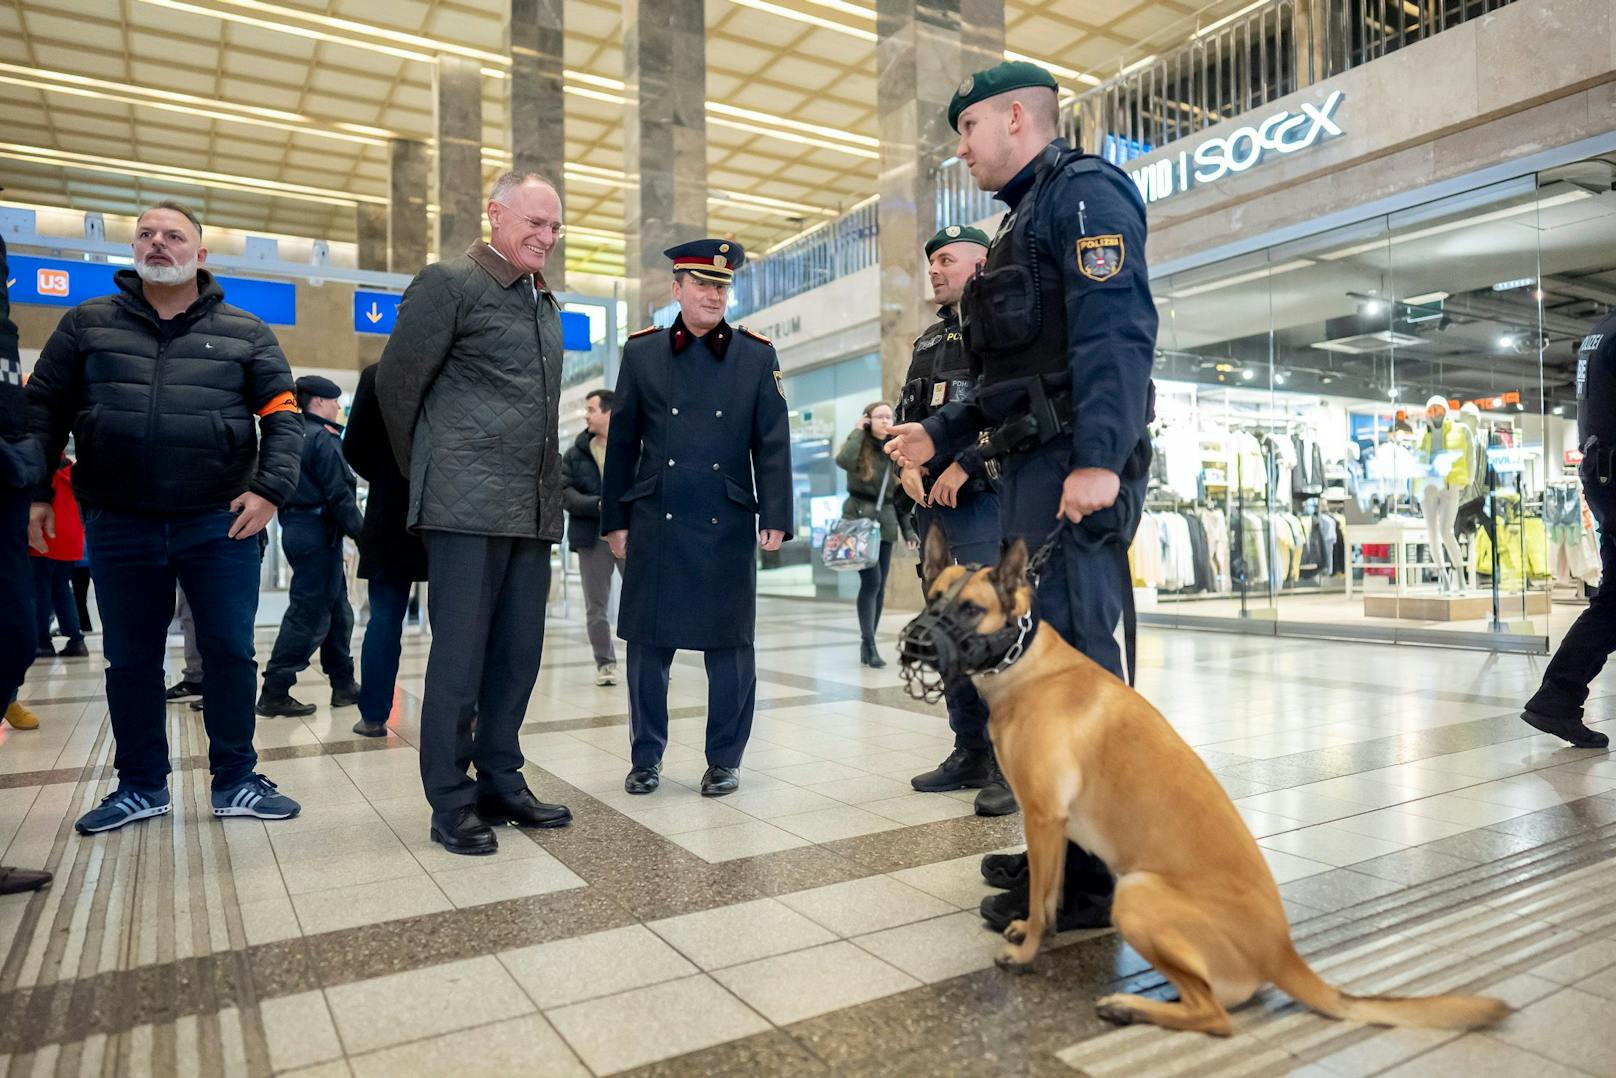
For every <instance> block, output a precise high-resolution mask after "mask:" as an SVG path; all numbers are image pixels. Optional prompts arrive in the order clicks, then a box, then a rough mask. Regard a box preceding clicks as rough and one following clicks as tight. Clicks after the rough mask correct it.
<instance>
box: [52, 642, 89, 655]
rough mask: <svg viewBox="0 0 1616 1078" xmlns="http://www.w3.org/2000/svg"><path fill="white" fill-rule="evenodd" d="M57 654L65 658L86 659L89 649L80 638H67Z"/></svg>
mask: <svg viewBox="0 0 1616 1078" xmlns="http://www.w3.org/2000/svg"><path fill="white" fill-rule="evenodd" d="M57 654H59V655H61V656H62V657H63V658H67V659H88V658H89V657H90V649H89V648H87V647H85V645H84V641H82V640H69V641H68V642H67V643H65V644H63V645H62V650H61V651H59V652H58V653H57Z"/></svg>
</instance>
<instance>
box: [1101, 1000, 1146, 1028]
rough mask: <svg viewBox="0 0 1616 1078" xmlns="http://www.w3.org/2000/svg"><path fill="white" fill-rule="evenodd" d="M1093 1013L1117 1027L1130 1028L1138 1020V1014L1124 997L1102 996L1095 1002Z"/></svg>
mask: <svg viewBox="0 0 1616 1078" xmlns="http://www.w3.org/2000/svg"><path fill="white" fill-rule="evenodd" d="M1094 1013H1095V1014H1097V1015H1099V1016H1100V1017H1101V1018H1104V1019H1105V1020H1106V1021H1107V1022H1115V1023H1116V1024H1117V1025H1119V1026H1131V1025H1133V1024H1134V1023H1135V1022H1137V1021H1138V1020H1139V1012H1138V1011H1136V1010H1134V1009H1133V1007H1132V1005H1131V1004H1129V1003H1128V1000H1127V997H1126V996H1104V997H1102V998H1100V999H1097V1000H1095V1001H1094Z"/></svg>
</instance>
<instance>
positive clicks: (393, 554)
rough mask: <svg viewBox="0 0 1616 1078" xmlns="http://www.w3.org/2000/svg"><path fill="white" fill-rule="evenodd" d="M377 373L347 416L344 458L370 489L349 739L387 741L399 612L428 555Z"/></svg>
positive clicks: (363, 379) (370, 372) (363, 376)
mask: <svg viewBox="0 0 1616 1078" xmlns="http://www.w3.org/2000/svg"><path fill="white" fill-rule="evenodd" d="M376 367H377V364H375V363H372V364H371V365H370V366H368V367H366V368H365V369H364V370H363V371H360V372H359V388H358V389H357V390H355V391H354V398H353V406H352V407H350V408H349V409H348V430H347V432H346V433H345V434H344V435H343V438H342V455H343V457H344V458H345V459H346V460H347V461H348V464H349V465H350V466H351V467H352V468H353V470H354V471H356V472H358V473H359V476H360V478H361V479H363V480H364V481H365V482H366V483H368V484H369V485H370V490H369V492H368V493H367V494H366V496H365V527H364V530H363V531H362V532H361V533H360V535H359V576H360V578H361V579H363V580H365V581H366V582H367V583H368V586H369V588H370V621H368V622H366V624H365V643H364V647H363V649H362V650H361V651H360V653H359V672H360V674H361V675H362V680H361V685H362V688H360V690H359V721H358V722H356V723H354V727H353V731H354V733H356V734H362V735H363V736H365V737H386V736H387V717H388V716H389V715H390V714H392V711H393V690H394V688H395V686H396V684H397V682H398V661H399V656H400V654H401V653H402V652H403V642H404V612H405V610H406V609H407V608H408V607H409V605H410V588H411V586H413V585H414V584H415V583H416V582H417V581H420V580H425V579H426V547H424V546H422V545H421V538H420V536H418V535H415V534H414V533H412V532H411V531H410V529H409V527H408V525H407V524H406V521H407V520H408V517H409V507H410V483H409V480H407V479H405V478H404V473H403V472H402V471H400V470H399V467H398V461H397V460H396V459H394V457H393V447H392V446H391V445H389V444H388V442H387V427H386V425H385V423H384V422H383V420H382V410H381V402H380V401H378V400H377V399H376Z"/></svg>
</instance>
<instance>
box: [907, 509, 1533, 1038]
mask: <svg viewBox="0 0 1616 1078" xmlns="http://www.w3.org/2000/svg"><path fill="white" fill-rule="evenodd" d="M1027 560H1028V556H1027V547H1026V544H1025V543H1023V542H1021V541H1020V540H1017V541H1016V542H1015V544H1014V545H1013V546H1011V547H1010V549H1009V550H1008V551H1007V552H1006V553H1005V555H1004V556H1003V558H1002V559H1001V560H1000V562H999V565H998V567H997V568H996V569H982V568H978V567H974V566H971V567H965V566H958V565H954V564H953V563H952V562H951V561H950V560H949V557H948V550H947V543H946V540H944V538H943V536H942V533H941V531H940V529H938V528H936V527H933V528H932V530H931V534H930V535H929V536H928V537H927V539H926V551H925V559H924V568H923V572H924V577H925V580H926V594H927V599H928V605H927V607H926V609H925V610H924V611H923V612H922V613H921V614H920V615H919V616H918V617H916V618H915V619H914V620H913V621H912V622H910V624H909V625H908V626H906V627H905V629H904V631H903V636H902V637H901V638H900V642H899V650H900V655H901V656H902V661H903V662H904V663H905V664H906V667H907V668H908V669H906V670H905V674H906V680H908V681H910V683H911V691H913V685H914V680H915V678H914V676H913V668H915V667H917V666H918V665H919V664H925V665H926V666H929V667H931V668H933V669H934V670H936V671H937V674H940V675H941V676H942V677H943V678H945V679H947V678H955V677H959V676H962V675H970V676H971V680H972V681H973V682H974V683H975V685H976V687H977V689H978V691H980V692H981V694H982V698H983V699H984V700H986V701H987V704H988V707H989V710H990V712H991V714H992V718H991V720H990V722H989V733H990V735H991V737H992V739H993V747H994V749H995V750H996V751H997V753H998V758H999V764H1000V766H1001V767H1003V769H1004V774H1005V777H1006V778H1008V779H1009V780H1010V788H1011V789H1012V790H1014V791H1015V795H1016V800H1017V801H1019V802H1020V803H1021V812H1022V818H1023V822H1024V827H1025V829H1026V836H1027V856H1028V861H1029V862H1030V864H1029V869H1030V876H1031V906H1030V910H1029V914H1028V917H1027V919H1026V920H1025V921H1015V922H1012V923H1011V925H1010V926H1009V928H1007V929H1006V930H1005V937H1006V938H1007V939H1008V940H1009V941H1010V944H1009V945H1008V946H1007V947H1006V948H1005V949H1004V951H1003V952H1002V953H1001V954H1000V955H999V956H998V959H997V962H998V964H999V966H1000V967H1001V968H1003V969H1007V970H1016V971H1025V970H1026V969H1028V968H1029V967H1030V966H1031V964H1032V961H1033V959H1034V957H1035V956H1036V955H1037V954H1038V948H1039V945H1040V944H1041V943H1042V941H1043V937H1044V935H1045V934H1046V933H1047V932H1050V931H1052V928H1053V925H1054V923H1055V909H1056V902H1057V900H1058V897H1059V889H1060V881H1061V875H1062V873H1061V869H1062V862H1063V859H1064V858H1065V855H1066V840H1067V839H1071V840H1072V841H1073V842H1076V843H1077V844H1078V845H1079V846H1082V847H1083V848H1085V849H1088V850H1092V851H1093V852H1094V853H1095V854H1096V855H1097V856H1099V857H1100V858H1101V859H1102V860H1103V861H1104V862H1105V863H1106V865H1107V867H1109V868H1110V870H1111V872H1112V873H1113V874H1114V875H1115V876H1116V877H1117V885H1116V897H1115V900H1114V904H1113V907H1112V921H1113V923H1114V924H1115V925H1116V928H1117V931H1118V932H1120V933H1121V934H1122V938H1123V939H1125V940H1126V941H1127V942H1128V943H1129V944H1131V945H1132V946H1133V948H1134V949H1135V950H1137V951H1138V952H1139V953H1140V954H1141V955H1143V956H1144V957H1145V959H1146V960H1147V961H1149V962H1150V963H1151V965H1153V966H1155V967H1156V969H1157V970H1159V971H1160V972H1161V973H1162V974H1163V975H1164V976H1165V977H1166V978H1167V979H1168V980H1169V981H1171V982H1172V984H1173V987H1175V988H1176V989H1178V996H1179V1001H1178V1002H1176V1003H1165V1002H1162V1001H1160V1000H1155V999H1147V998H1145V997H1143V996H1136V995H1112V996H1106V997H1105V998H1103V999H1101V1000H1099V1001H1098V1003H1097V1005H1096V1006H1097V1009H1098V1012H1099V1014H1100V1016H1101V1017H1103V1018H1107V1019H1109V1020H1111V1021H1114V1022H1118V1023H1122V1024H1128V1023H1132V1022H1151V1023H1154V1024H1156V1025H1158V1026H1164V1027H1166V1028H1168V1029H1184V1030H1198V1031H1200V1032H1203V1033H1211V1034H1215V1035H1218V1036H1227V1035H1228V1034H1229V1033H1230V1032H1231V1030H1232V1025H1231V1023H1230V1020H1229V1014H1228V1011H1227V1010H1226V1009H1225V1008H1228V1007H1233V1006H1238V1005H1239V1004H1242V1003H1244V1002H1246V1001H1247V1000H1249V999H1250V998H1251V997H1252V996H1253V995H1255V994H1256V993H1257V991H1258V990H1259V989H1260V988H1262V987H1263V986H1264V985H1265V984H1269V983H1272V984H1274V985H1276V986H1278V987H1279V988H1280V989H1282V990H1283V991H1285V992H1286V993H1288V994H1289V995H1291V996H1292V997H1293V998H1295V999H1296V1000H1298V1001H1299V1002H1301V1003H1302V1004H1304V1005H1306V1006H1307V1007H1310V1008H1312V1009H1313V1010H1315V1011H1317V1012H1319V1013H1320V1014H1323V1015H1325V1016H1327V1017H1330V1018H1340V1019H1347V1020H1350V1021H1356V1022H1369V1023H1375V1024H1380V1025H1389V1026H1424V1027H1431V1028H1440V1029H1470V1028H1476V1027H1482V1026H1490V1025H1493V1024H1495V1023H1497V1022H1499V1021H1501V1020H1502V1019H1503V1018H1504V1017H1505V1016H1506V1015H1508V1014H1509V1011H1510V1009H1509V1007H1508V1006H1507V1005H1506V1004H1504V1003H1503V1002H1501V1001H1499V1000H1495V999H1489V998H1485V997H1480V996H1426V997H1419V998H1395V997H1389V996H1374V997H1361V996H1350V995H1347V994H1346V993H1344V992H1342V991H1340V990H1339V989H1336V988H1334V987H1332V986H1331V985H1329V984H1326V983H1325V982H1324V981H1323V980H1321V979H1320V978H1319V976H1318V975H1317V974H1315V973H1314V972H1313V970H1312V969H1310V968H1309V967H1308V965H1307V963H1306V962H1304V961H1303V960H1302V958H1301V956H1300V955H1298V954H1297V953H1296V949H1295V948H1294V946H1293V945H1292V943H1291V934H1290V924H1289V922H1288V921H1287V920H1286V917H1285V908H1284V906H1283V905H1282V904H1281V902H1280V897H1279V888H1278V887H1277V886H1276V885H1275V883H1274V877H1273V875H1272V873H1270V872H1269V870H1268V865H1267V863H1266V862H1265V861H1264V860H1263V857H1262V853H1261V852H1260V851H1259V850H1258V848H1257V843H1256V842H1255V841H1253V839H1252V837H1251V833H1250V831H1248V830H1247V828H1246V826H1245V822H1244V821H1243V820H1242V819H1241V818H1240V815H1239V813H1238V812H1237V811H1236V810H1235V807H1234V805H1233V803H1231V802H1230V800H1229V797H1228V795H1227V794H1225V793H1224V792H1223V788H1222V787H1221V786H1219V785H1218V782H1217V780H1216V779H1215V778H1213V776H1212V772H1211V771H1209V770H1208V769H1207V767H1206V765H1205V764H1204V763H1202V762H1201V758H1200V757H1199V756H1197V755H1196V754H1195V751H1194V750H1193V749H1191V748H1190V747H1189V745H1188V744H1186V743H1185V742H1184V740H1183V739H1182V738H1181V737H1179V735H1178V734H1177V732H1175V731H1174V730H1173V728H1172V727H1171V726H1170V725H1168V723H1167V720H1166V719H1164V718H1163V717H1162V715H1161V713H1160V712H1158V711H1157V710H1156V709H1155V708H1153V707H1151V706H1150V704H1149V703H1147V702H1146V701H1145V699H1144V698H1143V697H1142V696H1140V695H1139V694H1138V693H1136V692H1134V691H1133V690H1132V689H1130V688H1129V687H1128V686H1127V685H1125V684H1124V683H1123V682H1122V681H1120V680H1118V679H1117V678H1116V677H1114V676H1113V675H1111V674H1110V673H1108V672H1107V671H1106V670H1104V669H1102V668H1101V667H1099V666H1098V665H1096V664H1095V663H1094V662H1092V661H1091V660H1089V659H1088V658H1087V657H1085V656H1084V655H1082V654H1081V653H1079V652H1078V651H1077V650H1076V649H1075V648H1073V647H1072V646H1071V645H1069V644H1068V643H1066V641H1064V640H1062V639H1061V637H1060V635H1059V634H1058V633H1056V632H1054V631H1053V630H1051V629H1048V628H1047V627H1046V628H1043V629H1040V628H1039V627H1038V625H1037V622H1036V618H1035V615H1034V611H1033V610H1032V586H1031V584H1030V583H1029V580H1028V566H1027ZM932 677H933V680H932V686H933V687H934V688H935V685H936V681H935V675H933V676H932Z"/></svg>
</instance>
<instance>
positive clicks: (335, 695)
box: [331, 681, 359, 707]
mask: <svg viewBox="0 0 1616 1078" xmlns="http://www.w3.org/2000/svg"><path fill="white" fill-rule="evenodd" d="M357 703H359V682H357V681H350V682H348V684H346V685H333V686H331V706H332V707H353V706H354V705H355V704H357Z"/></svg>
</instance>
